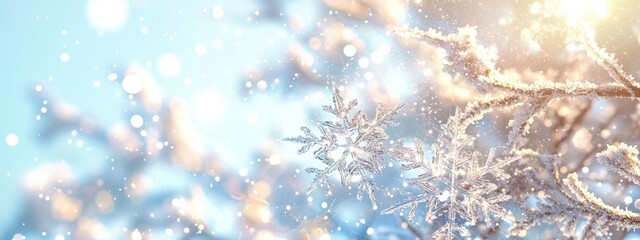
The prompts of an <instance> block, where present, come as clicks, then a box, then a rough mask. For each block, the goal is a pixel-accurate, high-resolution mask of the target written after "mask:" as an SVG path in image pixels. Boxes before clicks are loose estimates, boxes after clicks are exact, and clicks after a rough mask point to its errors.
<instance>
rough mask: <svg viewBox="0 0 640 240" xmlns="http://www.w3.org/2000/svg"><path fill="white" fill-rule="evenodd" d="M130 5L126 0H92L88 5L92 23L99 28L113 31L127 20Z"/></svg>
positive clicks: (88, 13)
mask: <svg viewBox="0 0 640 240" xmlns="http://www.w3.org/2000/svg"><path fill="white" fill-rule="evenodd" d="M128 14H129V6H128V5H127V1H125V0H92V1H90V2H89V6H88V7H87V15H88V18H89V22H90V23H91V25H92V26H93V27H95V28H97V29H98V30H104V31H113V30H116V29H118V28H120V27H121V26H122V25H123V24H124V22H125V21H126V20H127V15H128Z"/></svg>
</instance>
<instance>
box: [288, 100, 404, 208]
mask: <svg viewBox="0 0 640 240" xmlns="http://www.w3.org/2000/svg"><path fill="white" fill-rule="evenodd" d="M357 104H358V102H357V100H355V99H354V100H351V101H349V102H345V100H344V99H343V98H342V96H340V93H339V92H338V89H337V88H334V89H333V106H324V107H323V110H324V111H326V112H328V113H331V114H332V115H334V116H336V117H337V118H338V120H337V121H322V122H319V123H318V128H319V129H320V133H321V135H320V136H316V135H315V134H314V133H312V132H311V130H310V129H309V128H307V127H302V128H301V130H302V132H303V133H304V135H301V136H298V137H293V138H286V139H285V141H291V142H295V143H300V144H302V145H303V146H302V147H301V148H300V150H299V151H298V153H300V154H302V153H305V152H307V151H309V150H310V149H311V148H316V150H315V151H314V152H313V154H314V156H315V158H316V159H318V160H320V161H322V162H323V163H324V164H325V165H326V168H323V169H321V168H307V169H306V171H307V172H308V173H311V174H314V175H315V177H314V179H313V182H312V183H311V186H310V187H309V190H308V193H311V192H313V191H314V190H315V189H317V188H319V187H326V188H327V189H328V190H329V192H331V190H332V186H333V183H332V181H331V179H330V177H331V175H332V174H333V173H335V172H337V173H338V175H339V177H340V183H341V184H342V185H343V186H348V185H349V184H350V183H351V182H352V181H353V182H355V181H359V185H358V196H357V198H358V200H362V198H363V194H364V193H366V194H367V195H368V196H369V199H370V200H371V202H372V204H373V206H374V208H377V205H376V200H375V196H374V191H375V189H376V185H375V184H374V182H373V179H372V175H371V174H379V173H381V171H382V169H383V167H384V164H383V163H382V161H383V159H382V158H383V156H384V155H385V154H386V150H385V147H384V141H385V140H386V139H387V138H388V136H387V134H386V132H385V129H384V128H385V127H388V126H391V125H394V124H395V122H394V121H393V117H394V116H395V115H396V114H397V113H398V111H399V109H400V107H401V106H398V107H395V108H392V109H390V110H387V111H384V110H383V108H382V106H380V105H379V106H378V108H377V111H376V116H375V118H374V119H373V120H372V121H370V120H368V119H367V116H366V115H365V114H364V112H362V111H357V112H356V113H355V114H351V112H352V110H353V108H354V107H355V106H356V105H357ZM351 115H352V116H351Z"/></svg>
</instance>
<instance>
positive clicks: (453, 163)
mask: <svg viewBox="0 0 640 240" xmlns="http://www.w3.org/2000/svg"><path fill="white" fill-rule="evenodd" d="M460 116H461V114H456V115H454V116H453V117H452V118H451V119H450V120H449V122H448V124H446V125H443V127H442V130H443V132H442V135H441V136H440V138H439V140H438V144H434V145H433V146H432V151H433V160H432V161H431V162H429V161H426V160H425V158H424V157H425V156H424V152H423V151H422V149H421V146H422V143H421V142H420V141H419V140H416V141H415V146H416V149H415V150H414V149H411V148H408V147H405V146H403V144H404V143H403V142H402V141H399V142H398V143H396V144H395V145H394V146H393V147H392V150H391V151H390V153H389V154H390V155H391V157H392V159H393V160H395V161H399V162H403V163H404V164H403V167H402V170H403V171H411V170H417V171H419V172H421V174H420V175H419V176H418V177H415V178H409V179H407V183H408V185H409V186H412V187H415V188H417V189H418V190H419V192H420V193H419V194H417V195H413V194H411V193H410V192H408V193H407V195H409V197H408V199H406V200H404V201H403V202H400V203H398V204H396V205H394V206H392V207H390V208H388V209H386V210H384V211H383V213H384V214H389V213H393V212H398V211H402V210H403V209H407V208H408V209H409V216H408V217H409V219H413V218H414V216H415V212H416V210H417V208H418V206H419V205H421V204H422V203H425V204H426V206H427V210H426V214H425V221H426V222H428V223H434V221H436V220H438V219H443V218H441V217H442V216H445V217H444V219H445V220H446V222H445V223H444V224H443V225H442V226H440V227H438V229H437V230H436V231H435V233H434V235H433V237H434V238H435V239H438V238H443V237H444V238H446V239H453V238H455V232H457V233H458V235H459V236H461V237H468V236H470V232H469V230H468V229H467V228H466V226H464V225H462V224H460V221H458V220H466V221H467V224H468V225H475V224H476V221H477V219H478V216H477V215H476V214H477V213H478V212H479V211H480V212H482V213H483V214H484V218H483V219H484V220H485V221H487V222H488V221H489V220H490V217H489V214H490V213H491V214H493V215H494V216H498V217H500V218H505V219H511V218H512V217H511V213H510V212H509V211H507V210H506V209H504V208H502V207H501V206H499V205H498V203H501V202H504V201H507V200H509V199H510V196H508V195H506V194H504V193H502V192H500V191H499V189H498V186H497V185H496V184H494V183H492V182H491V181H490V180H489V178H488V175H493V177H495V178H496V179H499V180H504V179H507V178H509V177H510V175H509V174H507V173H505V172H504V171H503V170H502V168H503V167H505V166H507V165H509V164H510V163H512V162H513V161H515V160H517V159H518V158H516V157H507V158H503V159H502V158H497V159H495V158H494V150H491V151H490V152H489V154H488V156H487V158H486V160H485V161H484V164H480V163H479V161H478V159H479V154H478V152H468V151H465V150H464V148H465V147H466V146H469V145H470V144H471V143H472V142H473V138H471V137H470V136H468V135H466V134H465V133H464V132H465V128H464V127H462V126H461V124H460V122H461V119H460Z"/></svg>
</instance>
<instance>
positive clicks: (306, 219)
mask: <svg viewBox="0 0 640 240" xmlns="http://www.w3.org/2000/svg"><path fill="white" fill-rule="evenodd" d="M340 4H341V3H340V2H336V1H325V2H320V1H293V0H290V1H249V0H239V1H187V2H179V1H152V0H130V1H129V0H90V1H68V0H65V1H29V0H27V1H18V2H16V1H2V2H0V29H1V30H2V32H3V33H2V38H0V66H2V79H3V80H2V91H1V92H2V93H1V94H0V98H1V99H0V104H1V105H0V106H1V107H0V112H1V113H2V116H3V117H2V124H0V136H1V137H2V140H3V141H2V144H0V161H2V163H1V165H0V166H1V167H0V169H1V170H0V172H1V176H0V178H2V180H1V181H0V188H1V189H3V192H4V194H3V196H4V197H2V199H1V200H0V201H1V202H2V205H3V207H2V208H0V209H1V210H0V238H2V239H11V238H14V239H22V238H23V237H27V238H28V239H33V238H36V239H40V238H42V239H56V240H60V239H165V238H168V239H174V238H175V239H177V238H195V239H198V238H202V239H211V238H214V239H215V238H223V239H224V238H256V239H272V238H276V237H280V238H286V239H292V238H328V237H329V235H328V233H329V232H332V234H331V235H332V236H333V237H334V238H338V239H339V238H366V236H370V235H371V232H367V230H369V231H371V230H370V227H369V226H371V224H372V223H371V221H372V219H371V218H370V215H369V214H370V212H371V211H369V210H366V209H365V210H363V209H362V208H367V207H366V206H368V205H367V204H362V203H359V202H358V201H357V200H354V198H353V197H347V198H344V199H342V200H339V198H337V197H336V198H330V199H328V200H325V199H324V198H325V196H324V194H319V195H317V196H314V195H312V196H311V197H310V198H307V196H306V195H305V190H306V188H307V184H308V182H309V176H308V174H306V173H304V171H303V170H302V169H303V168H304V167H306V166H313V165H314V164H318V163H316V162H311V160H310V159H309V156H305V157H304V158H306V160H305V159H304V158H303V157H298V156H297V155H296V150H297V149H296V148H297V146H295V145H293V144H281V143H280V140H279V139H281V138H282V137H287V136H295V135H297V134H299V133H298V131H299V126H302V125H312V124H313V121H314V120H315V119H317V118H321V117H323V116H324V115H322V114H320V111H319V110H320V106H321V105H324V104H328V103H330V88H331V85H333V84H335V83H336V82H337V83H342V84H350V85H353V86H354V88H357V87H359V88H360V89H367V91H365V92H369V93H371V92H376V91H377V92H381V91H382V92H384V93H385V95H389V96H392V97H391V100H389V101H387V102H391V103H398V102H399V98H400V97H402V96H403V95H404V94H402V93H403V92H407V89H408V88H409V85H408V84H407V82H408V81H409V80H411V78H406V79H404V78H403V77H407V76H405V75H404V74H403V73H402V71H398V69H397V68H394V67H392V66H389V65H385V64H383V63H385V62H384V61H385V57H386V58H389V59H390V60H386V61H387V62H388V61H393V60H394V58H397V59H401V58H402V56H393V55H389V52H390V49H391V48H395V45H394V44H393V39H392V38H391V37H390V36H389V35H388V33H389V31H388V29H385V27H384V26H385V25H387V24H390V23H395V24H397V23H400V22H401V20H402V19H396V18H395V17H392V16H393V15H391V14H390V13H388V14H385V13H381V12H380V11H379V10H380V9H382V8H385V7H388V6H387V5H385V4H379V5H381V6H380V7H379V9H377V10H376V9H373V8H369V7H366V6H356V7H353V6H351V7H350V6H343V5H340ZM391 6H394V7H396V8H398V9H397V11H400V12H401V13H404V11H406V6H404V5H402V4H396V3H394V5H391ZM335 9H339V10H342V11H337V10H335ZM372 9H373V10H372ZM393 9H394V8H391V10H393ZM376 11H378V12H376ZM385 11H386V10H385ZM350 12H354V13H357V12H360V14H362V15H361V16H351V14H350ZM368 12H373V13H375V14H376V15H375V16H374V15H372V14H369V15H367V13H368ZM392 13H393V12H392ZM398 15H399V16H404V14H398ZM368 19H370V20H368ZM345 23H347V24H351V27H353V29H346V28H345V27H344V26H345ZM369 44H370V45H371V46H369ZM373 65H376V66H377V68H375V69H374V68H373V67H372V66H373ZM389 71H390V72H394V73H395V74H393V75H391V74H388V78H391V79H392V80H394V81H386V82H383V81H378V78H380V77H382V76H385V75H387V74H386V72H389ZM127 78H128V79H127ZM351 79H353V80H351ZM400 79H402V80H400ZM371 86H373V87H371ZM381 89H382V90H381ZM353 94H354V95H358V94H359V93H358V91H354V93H353ZM371 94H372V93H371ZM372 102H373V101H366V99H365V102H364V106H372V105H371V103H372ZM369 109H370V110H372V109H373V108H369ZM319 114H320V115H319ZM348 194H350V193H349V192H348V191H342V192H341V191H338V192H337V193H334V195H336V196H340V195H348ZM313 197H316V199H315V200H314V199H313ZM336 199H338V200H336ZM345 209H349V211H345ZM332 211H336V212H339V214H334V212H332ZM387 218H389V219H391V220H390V221H398V223H394V224H399V220H398V219H396V217H387ZM337 219H340V220H337ZM331 222H333V223H331ZM383 225H384V224H383ZM396 226H399V225H396ZM382 229H384V227H383V228H382ZM400 231H405V230H402V229H401V230H400Z"/></svg>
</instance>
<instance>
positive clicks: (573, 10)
mask: <svg viewBox="0 0 640 240" xmlns="http://www.w3.org/2000/svg"><path fill="white" fill-rule="evenodd" d="M559 10H560V12H559V15H562V16H564V17H566V18H567V20H568V22H569V23H571V24H575V23H577V22H580V21H587V22H590V21H598V20H602V19H604V18H605V17H607V15H609V7H608V5H607V1H606V0H562V1H561V2H560V6H559Z"/></svg>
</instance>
